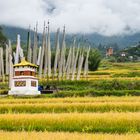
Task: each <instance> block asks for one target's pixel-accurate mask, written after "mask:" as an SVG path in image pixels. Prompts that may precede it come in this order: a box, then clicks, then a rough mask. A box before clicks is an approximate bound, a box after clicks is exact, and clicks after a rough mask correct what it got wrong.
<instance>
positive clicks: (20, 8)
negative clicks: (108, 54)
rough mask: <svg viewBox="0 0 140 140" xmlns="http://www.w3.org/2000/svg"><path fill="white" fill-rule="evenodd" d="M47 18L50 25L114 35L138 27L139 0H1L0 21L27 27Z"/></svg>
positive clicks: (69, 29)
mask: <svg viewBox="0 0 140 140" xmlns="http://www.w3.org/2000/svg"><path fill="white" fill-rule="evenodd" d="M48 19H49V20H50V23H51V29H52V30H53V31H54V30H56V28H58V27H61V28H62V27H63V25H64V24H65V25H66V29H67V32H69V33H93V32H97V33H100V34H103V35H116V34H126V33H135V32H139V31H140V0H86V1H85V0H20V1H19V0H4V1H3V0H0V24H6V25H13V26H20V27H24V28H27V27H28V26H29V24H31V25H32V26H34V25H35V22H36V21H38V22H39V31H42V25H43V21H44V20H46V21H47V20H48Z"/></svg>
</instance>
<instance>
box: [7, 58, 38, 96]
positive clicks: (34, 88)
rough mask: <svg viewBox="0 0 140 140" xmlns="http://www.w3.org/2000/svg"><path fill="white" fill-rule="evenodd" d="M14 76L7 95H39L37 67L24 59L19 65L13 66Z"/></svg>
mask: <svg viewBox="0 0 140 140" xmlns="http://www.w3.org/2000/svg"><path fill="white" fill-rule="evenodd" d="M13 68H14V70H13V72H14V75H13V78H12V81H11V90H10V91H9V92H8V94H9V95H39V94H40V91H38V79H37V77H36V71H37V65H35V64H32V63H30V62H27V61H26V60H25V58H23V59H22V61H21V63H19V64H15V65H14V66H13Z"/></svg>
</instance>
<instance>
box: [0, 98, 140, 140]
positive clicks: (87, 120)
mask: <svg viewBox="0 0 140 140" xmlns="http://www.w3.org/2000/svg"><path fill="white" fill-rule="evenodd" d="M0 130H1V131H0V139H8V138H9V136H11V137H10V138H11V139H14V138H16V139H30V138H31V137H33V138H34V139H43V138H44V137H46V138H51V139H56V138H57V137H59V139H62V140H64V139H68V140H71V139H73V140H74V139H81V140H82V139H85V138H86V139H87V140H92V139H95V140H96V139H97V140H100V139H101V140H102V139H103V140H104V139H109V140H112V139H122V140H123V139H126V140H127V139H128V140H129V139H131V138H133V139H136V140H138V139H139V136H140V135H139V133H140V97H135V96H133V97H94V98H90V97H85V98H34V99H32V98H31V99H29V98H28V99H26V98H25V99H20V98H16V99H10V98H1V99H0ZM11 131H12V132H11Z"/></svg>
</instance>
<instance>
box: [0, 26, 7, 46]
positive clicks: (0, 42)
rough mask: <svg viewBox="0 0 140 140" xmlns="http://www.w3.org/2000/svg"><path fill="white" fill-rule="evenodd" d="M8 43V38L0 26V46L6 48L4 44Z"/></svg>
mask: <svg viewBox="0 0 140 140" xmlns="http://www.w3.org/2000/svg"><path fill="white" fill-rule="evenodd" d="M6 41H7V38H6V36H5V35H4V34H3V32H2V27H1V26H0V46H4V44H5V43H6Z"/></svg>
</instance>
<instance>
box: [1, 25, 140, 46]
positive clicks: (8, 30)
mask: <svg viewBox="0 0 140 140" xmlns="http://www.w3.org/2000/svg"><path fill="white" fill-rule="evenodd" d="M2 27H3V32H4V34H5V35H6V36H7V37H8V38H9V39H11V40H12V41H13V42H15V41H16V35H17V34H20V35H21V40H22V42H26V41H27V32H28V30H27V29H23V28H18V27H10V26H2ZM73 36H74V35H73V34H68V35H67V36H66V40H67V43H70V42H72V39H73ZM39 37H40V41H41V34H39ZM76 37H77V38H78V40H82V41H83V40H87V41H88V42H89V43H90V44H94V45H95V46H97V45H99V44H103V45H108V44H110V45H111V44H114V43H117V44H118V46H119V47H121V48H125V47H129V46H133V45H136V44H137V43H138V42H140V33H136V34H133V35H118V36H111V37H108V36H103V35H99V34H97V33H93V34H84V35H82V34H76ZM32 38H33V33H32ZM83 38H84V39H83ZM51 40H52V41H53V42H54V40H55V34H54V33H51ZM83 42H84V41H83Z"/></svg>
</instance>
